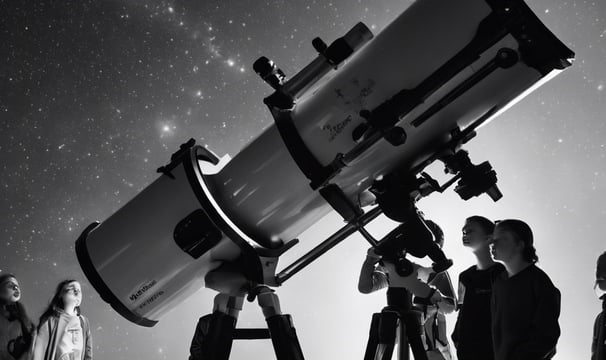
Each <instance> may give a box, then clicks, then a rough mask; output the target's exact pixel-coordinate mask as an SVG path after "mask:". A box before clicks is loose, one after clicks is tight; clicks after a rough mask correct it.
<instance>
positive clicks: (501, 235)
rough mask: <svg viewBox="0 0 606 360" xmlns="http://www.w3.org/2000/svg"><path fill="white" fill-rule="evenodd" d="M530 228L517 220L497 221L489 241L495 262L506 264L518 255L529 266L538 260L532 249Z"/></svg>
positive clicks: (532, 240)
mask: <svg viewBox="0 0 606 360" xmlns="http://www.w3.org/2000/svg"><path fill="white" fill-rule="evenodd" d="M533 244H534V237H533V235H532V230H531V229H530V226H528V224H526V223H525V222H523V221H522V220H517V219H508V220H502V221H498V222H497V223H496V226H495V230H494V233H493V236H492V240H491V253H492V256H493V258H494V259H495V260H499V261H503V262H505V263H506V262H508V261H509V260H511V259H513V258H514V257H515V256H517V255H518V254H519V255H520V256H521V257H522V259H523V260H524V261H526V262H529V263H531V264H534V263H536V262H537V261H538V260H539V257H538V256H537V253H536V249H535V248H534V245H533Z"/></svg>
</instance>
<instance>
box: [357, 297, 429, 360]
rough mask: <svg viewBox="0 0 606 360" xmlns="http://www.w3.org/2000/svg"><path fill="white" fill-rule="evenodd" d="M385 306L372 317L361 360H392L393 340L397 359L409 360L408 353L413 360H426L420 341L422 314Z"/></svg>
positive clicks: (410, 308)
mask: <svg viewBox="0 0 606 360" xmlns="http://www.w3.org/2000/svg"><path fill="white" fill-rule="evenodd" d="M408 303H409V304H408V305H409V306H406V307H404V308H403V307H401V306H394V305H388V306H386V307H384V308H383V310H381V312H380V313H374V314H373V315H372V322H371V324H370V331H369V336H368V344H367V345H366V353H365V354H364V360H391V357H392V354H393V351H394V348H395V344H396V340H397V343H398V359H399V360H409V359H410V351H409V348H410V350H412V354H413V356H414V359H415V360H427V353H426V352H425V348H424V346H423V341H422V339H421V331H422V325H421V316H422V314H421V312H420V311H419V310H415V309H414V308H413V307H412V306H410V299H408Z"/></svg>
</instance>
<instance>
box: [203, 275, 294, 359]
mask: <svg viewBox="0 0 606 360" xmlns="http://www.w3.org/2000/svg"><path fill="white" fill-rule="evenodd" d="M255 297H256V298H257V300H258V303H259V306H260V307H261V310H262V311H263V315H264V316H265V321H267V329H236V322H237V320H238V314H239V313H240V310H242V305H243V303H244V296H231V295H227V294H218V295H217V296H216V297H215V308H214V311H213V313H212V314H211V315H210V319H209V321H210V323H209V327H208V333H207V334H206V335H205V336H204V338H203V339H202V342H201V350H202V351H201V353H202V358H203V359H205V360H206V359H208V360H227V359H229V355H230V353H231V347H232V343H233V340H254V339H271V341H272V344H273V347H274V352H275V354H276V359H277V360H304V358H303V352H302V350H301V346H300V345H299V340H298V338H297V334H296V332H295V328H294V326H293V323H292V319H291V317H290V315H285V314H282V312H281V310H280V301H279V299H278V296H277V295H276V294H275V293H274V292H273V290H271V289H270V288H268V287H267V286H259V287H257V288H255V289H254V290H253V291H252V292H251V293H249V295H248V300H249V301H253V300H254V298H255Z"/></svg>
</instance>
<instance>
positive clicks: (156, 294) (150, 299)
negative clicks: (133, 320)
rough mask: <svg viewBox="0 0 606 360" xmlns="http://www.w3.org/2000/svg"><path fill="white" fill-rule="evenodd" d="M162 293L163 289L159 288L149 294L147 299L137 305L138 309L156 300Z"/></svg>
mask: <svg viewBox="0 0 606 360" xmlns="http://www.w3.org/2000/svg"><path fill="white" fill-rule="evenodd" d="M162 295H164V291H163V290H160V291H158V292H157V293H155V294H153V295H152V296H150V298H149V299H147V300H145V301H144V302H143V303H142V304H141V305H139V309H143V308H144V307H146V306H147V305H149V304H151V303H153V302H154V301H156V300H158V299H159V298H160V296H162Z"/></svg>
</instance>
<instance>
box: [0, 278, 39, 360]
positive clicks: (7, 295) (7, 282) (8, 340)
mask: <svg viewBox="0 0 606 360" xmlns="http://www.w3.org/2000/svg"><path fill="white" fill-rule="evenodd" d="M19 300H21V288H20V287H19V282H18V281H17V278H16V277H15V275H13V274H2V275H0V360H13V359H15V360H29V358H30V356H31V353H32V342H33V337H34V331H35V327H34V324H33V323H32V321H31V320H30V319H29V317H28V316H27V312H26V311H25V307H23V305H22V304H21V303H20V302H19Z"/></svg>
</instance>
